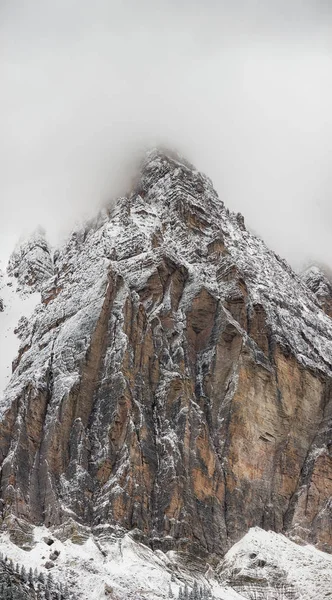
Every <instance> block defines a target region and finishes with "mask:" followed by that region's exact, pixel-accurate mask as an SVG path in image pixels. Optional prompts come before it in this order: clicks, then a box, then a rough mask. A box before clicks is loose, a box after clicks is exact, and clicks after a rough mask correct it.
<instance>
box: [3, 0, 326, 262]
mask: <svg viewBox="0 0 332 600" xmlns="http://www.w3.org/2000/svg"><path fill="white" fill-rule="evenodd" d="M330 7H331V8H330ZM331 34H332V3H331V2H330V0H326V1H324V2H323V1H319V0H307V1H305V0H303V1H300V0H288V1H283V0H264V1H263V0H262V1H261V2H259V1H258V0H256V1H254V0H252V1H251V0H243V2H241V1H240V0H239V1H236V0H228V1H222V0H216V1H213V0H204V1H203V0H30V1H29V2H27V1H26V0H0V81H1V96H0V134H1V135H0V161H1V169H0V208H1V214H0V254H1V253H2V255H4V254H5V253H6V252H8V248H9V247H10V246H12V245H13V244H14V243H15V241H16V239H17V238H18V237H19V235H20V234H21V233H22V232H27V231H28V230H29V229H33V228H34V227H35V226H37V225H43V226H44V227H45V228H46V230H47V231H48V233H49V236H50V238H51V240H52V242H53V243H57V242H58V240H60V239H61V236H63V235H65V233H66V232H67V231H68V230H69V229H70V228H71V227H72V226H73V225H74V223H75V221H76V220H77V219H78V218H79V217H80V216H81V215H83V214H89V213H90V214H91V213H93V212H95V211H96V210H97V207H98V206H100V204H101V203H102V202H103V201H105V200H106V199H108V198H112V197H114V196H115V195H116V194H117V193H119V191H120V190H121V188H122V187H123V186H125V185H126V183H127V179H128V174H129V173H130V166H129V165H130V162H131V160H132V157H133V156H135V155H136V153H137V152H138V151H140V150H141V149H142V148H148V147H150V146H153V145H155V144H160V143H162V144H166V145H169V146H171V147H172V148H176V149H178V150H179V151H180V152H181V153H183V154H185V155H186V156H187V158H189V160H191V161H192V162H194V163H195V165H196V166H197V168H199V169H201V170H203V171H205V172H206V173H207V174H208V175H209V176H210V177H211V178H212V179H213V181H214V184H215V187H216V188H217V190H218V192H219V194H220V196H221V198H222V199H223V200H224V201H225V203H226V204H227V205H228V206H229V207H230V208H231V209H232V210H235V211H240V212H242V213H243V214H244V216H245V220H246V223H247V225H248V226H249V227H250V228H251V229H253V230H254V231H255V232H257V233H258V234H259V235H260V236H262V237H263V238H264V239H265V241H266V242H267V243H268V244H269V245H270V246H271V247H272V248H273V249H274V250H276V251H277V252H278V253H279V254H281V255H283V256H284V257H286V258H287V259H288V260H289V261H290V262H291V263H292V265H293V266H294V267H295V268H297V269H298V268H300V267H301V266H302V265H303V264H305V263H307V262H308V261H311V260H315V261H323V262H324V263H326V264H327V265H329V266H330V267H332V244H331V233H332V203H331V194H332V168H331V167H332V35H331Z"/></svg>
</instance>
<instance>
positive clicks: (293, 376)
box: [0, 151, 332, 555]
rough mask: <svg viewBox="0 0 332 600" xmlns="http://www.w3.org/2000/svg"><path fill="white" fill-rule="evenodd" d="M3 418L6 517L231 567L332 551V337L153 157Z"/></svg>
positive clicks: (322, 318) (195, 192) (89, 248)
mask: <svg viewBox="0 0 332 600" xmlns="http://www.w3.org/2000/svg"><path fill="white" fill-rule="evenodd" d="M20 335H21V337H22V342H21V349H20V352H19V356H18V358H17V360H16V361H15V365H14V366H15V370H14V373H13V376H12V379H11V383H10V385H9V386H8V388H7V390H6V395H5V397H4V399H3V402H2V406H1V423H0V462H1V482H0V485H1V497H2V502H3V506H2V517H3V519H6V518H8V516H9V515H10V514H13V513H14V514H15V515H17V516H18V517H20V518H23V519H26V520H28V521H30V522H34V523H45V524H46V525H48V526H49V525H59V524H62V523H64V522H65V521H67V520H68V519H74V520H76V521H78V522H80V523H82V524H84V525H89V526H92V527H96V526H98V525H101V524H110V525H111V526H113V527H114V528H120V529H124V530H134V531H135V533H136V535H137V537H138V538H139V539H141V540H143V541H145V542H147V543H149V544H150V545H151V546H152V547H153V548H162V549H165V550H167V549H171V548H176V549H183V550H189V551H192V552H195V553H196V554H204V553H210V554H215V555H221V554H223V553H224V552H225V551H226V550H227V549H228V548H229V547H230V545H231V544H233V543H234V542H235V541H237V540H238V539H239V538H240V537H241V536H242V535H243V534H244V533H246V531H247V530H248V529H249V528H250V527H252V526H255V525H257V526H260V527H263V528H266V529H273V530H274V531H276V532H286V533H289V534H290V535H293V536H294V537H297V538H300V539H302V540H305V541H310V542H313V543H314V544H316V545H317V546H318V547H320V548H323V549H325V550H332V529H331V497H332V438H331V419H332V414H331V411H332V407H331V406H332V405H331V393H330V390H331V385H330V382H331V373H332V321H331V319H330V318H329V316H328V315H327V314H325V313H324V312H323V310H321V307H320V305H319V300H318V299H317V297H316V296H315V295H314V294H313V293H312V291H311V290H310V289H309V288H308V285H307V283H306V282H305V281H303V280H302V279H300V278H299V277H298V276H297V275H295V273H294V272H293V271H292V270H291V268H290V267H289V266H288V265H287V263H286V262H285V261H283V260H282V259H280V258H279V257H278V256H277V255H275V254H274V253H273V252H271V251H270V250H268V249H267V248H266V246H265V244H264V243H263V241H262V240H260V239H259V238H256V237H255V236H253V235H252V234H251V233H250V232H248V231H247V230H246V228H245V226H244V222H243V218H242V216H241V215H234V214H232V213H229V211H228V210H227V209H226V208H225V207H224V205H223V202H222V201H221V200H220V199H219V198H218V196H217V194H216V192H215V191H214V189H213V187H212V184H211V182H210V180H209V179H208V178H206V177H205V176H204V175H202V174H200V173H199V172H197V171H196V170H195V169H194V167H192V166H191V165H189V164H187V163H186V162H185V161H183V160H182V159H179V158H178V157H174V156H170V155H167V154H165V153H162V152H159V151H154V152H152V153H150V154H149V155H148V156H147V158H146V160H145V162H144V164H143V166H142V170H141V174H140V177H139V179H138V182H137V184H136V186H135V189H134V190H133V191H132V192H131V193H130V194H129V195H128V196H127V197H124V198H120V199H119V200H118V202H117V204H116V205H115V207H114V208H110V209H107V210H105V211H103V212H102V213H101V214H100V215H99V216H98V217H97V218H96V220H95V221H94V222H92V223H90V224H89V225H87V226H86V228H85V229H84V230H83V229H82V230H78V231H76V232H75V233H73V235H72V236H71V238H70V239H69V241H68V243H67V244H66V245H65V246H64V247H63V248H61V249H60V250H59V251H57V253H56V254H55V256H54V260H53V265H52V272H50V278H49V279H48V282H47V285H45V284H44V285H43V287H42V303H41V304H40V306H38V308H37V309H36V311H35V313H34V317H33V319H31V320H30V321H29V322H27V323H25V325H24V328H23V331H20Z"/></svg>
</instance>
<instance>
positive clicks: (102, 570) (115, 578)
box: [0, 527, 332, 600]
mask: <svg viewBox="0 0 332 600" xmlns="http://www.w3.org/2000/svg"><path fill="white" fill-rule="evenodd" d="M50 537H51V538H52V539H53V540H54V542H53V543H52V545H51V546H49V545H48V544H47V543H46V541H45V540H46V539H47V538H50ZM34 538H35V545H34V547H33V548H32V549H31V550H29V551H26V550H22V549H21V548H19V547H18V546H16V545H15V544H14V543H13V542H11V541H10V539H9V535H8V534H7V533H2V534H1V535H0V552H2V553H3V554H4V555H7V556H8V558H11V559H12V560H13V562H14V564H15V563H18V564H19V565H24V566H25V568H26V569H27V570H28V569H29V568H30V567H32V569H33V570H34V569H37V570H38V571H42V572H44V573H45V574H46V573H47V572H48V570H47V569H46V568H45V564H46V563H47V561H48V560H49V559H50V555H51V554H52V553H54V551H58V553H59V555H58V557H57V558H56V559H55V560H54V561H53V562H54V566H53V568H52V569H51V572H52V577H53V580H54V581H55V582H57V583H60V582H62V583H63V584H64V585H67V586H68V589H69V591H72V592H73V593H74V594H75V598H80V599H81V600H102V599H105V597H106V596H107V595H108V594H112V596H111V597H113V598H114V599H116V598H118V599H119V600H120V599H121V600H122V599H124V598H133V599H134V598H146V599H147V600H158V599H162V598H169V597H170V590H171V591H172V594H173V596H174V597H175V598H177V596H178V592H179V588H180V586H184V584H185V582H187V584H188V587H189V589H190V587H191V586H192V585H193V583H194V579H196V581H197V583H198V584H199V585H202V586H203V585H205V586H208V587H209V588H210V590H211V593H212V595H213V597H214V598H217V599H220V600H241V599H242V600H243V599H245V598H252V597H255V596H252V595H250V594H251V593H252V591H251V588H250V585H251V584H249V587H247V584H246V585H244V586H243V587H241V586H238V585H237V582H240V581H243V580H249V579H250V580H251V581H255V580H257V581H258V582H260V581H264V580H266V581H271V578H274V580H276V576H277V579H278V576H279V575H280V577H281V574H282V573H283V574H284V575H283V576H285V580H283V581H280V583H285V584H287V585H289V586H291V587H292V589H293V590H294V593H295V594H296V595H295V596H294V597H296V598H299V599H300V600H325V599H326V598H329V597H330V595H331V593H332V557H331V556H330V555H328V554H325V553H324V552H320V551H319V550H317V549H316V548H314V547H313V546H309V545H308V546H299V545H297V544H295V543H294V542H292V541H291V540H289V539H287V538H286V537H284V536H283V535H281V534H276V533H274V532H271V531H263V530H262V529H259V528H258V527H255V528H253V529H250V531H249V532H248V533H247V534H246V535H245V536H244V537H243V538H242V539H241V540H240V541H239V542H238V543H237V544H235V545H234V546H233V547H232V548H231V550H229V552H228V553H227V554H226V556H225V559H224V560H223V561H222V563H221V564H220V566H219V568H218V569H217V570H216V571H213V570H212V569H211V568H210V567H209V565H206V569H205V575H202V574H201V573H197V576H196V577H193V572H192V570H186V567H184V566H183V564H182V565H181V560H180V559H179V556H178V555H177V553H176V552H168V553H166V554H165V553H163V552H161V551H155V552H153V551H152V550H151V549H150V548H148V547H147V546H144V545H143V544H139V543H137V542H135V541H134V540H133V539H132V538H131V536H130V534H127V535H125V536H124V537H121V538H118V539H115V538H114V537H113V538H112V539H111V538H107V535H106V534H105V535H103V536H102V537H100V538H94V537H93V536H92V535H90V536H89V537H88V538H87V539H86V541H85V542H84V543H82V544H76V543H73V542H72V541H71V540H66V541H65V542H62V541H60V540H59V539H57V538H56V537H55V536H54V535H52V534H51V533H50V530H48V529H47V528H46V527H36V528H35V529H34ZM253 557H254V558H253ZM253 561H254V563H255V564H256V565H258V563H260V565H262V564H263V563H265V566H263V567H262V566H256V567H255V566H253ZM203 571H204V569H203ZM228 582H231V585H234V588H235V589H233V588H232V587H230V585H229V583H228ZM269 589H270V588H267V591H266V594H267V595H266V598H270V597H271V598H272V597H274V596H273V595H272V596H269V595H268V594H269V593H270V592H269ZM271 589H272V588H271ZM236 590H237V591H236ZM257 597H259V598H260V597H261V596H257ZM277 597H278V598H279V596H277ZM284 598H285V599H286V598H288V595H287V594H286V595H285V596H284Z"/></svg>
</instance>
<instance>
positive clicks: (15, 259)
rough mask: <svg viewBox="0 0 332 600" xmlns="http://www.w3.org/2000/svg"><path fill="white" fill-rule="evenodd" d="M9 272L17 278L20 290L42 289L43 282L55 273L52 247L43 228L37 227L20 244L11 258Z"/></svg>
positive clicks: (32, 290)
mask: <svg viewBox="0 0 332 600" xmlns="http://www.w3.org/2000/svg"><path fill="white" fill-rule="evenodd" d="M7 272H8V275H10V276H12V277H15V279H16V280H17V288H18V290H19V291H21V292H30V293H31V292H37V291H40V290H41V288H42V285H43V282H44V281H46V280H47V279H49V278H50V277H51V275H52V274H53V260H52V254H51V249H50V246H49V244H48V242H47V241H46V239H45V234H44V232H43V230H41V229H37V230H36V231H35V232H34V233H33V235H31V236H30V237H29V238H28V239H27V240H25V241H24V242H22V243H21V244H19V245H18V247H17V248H16V249H15V250H14V252H13V253H12V255H11V257H10V259H9V263H8V267H7Z"/></svg>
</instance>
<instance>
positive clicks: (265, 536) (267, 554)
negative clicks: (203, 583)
mask: <svg viewBox="0 0 332 600" xmlns="http://www.w3.org/2000/svg"><path fill="white" fill-rule="evenodd" d="M219 573H220V580H221V581H224V582H228V583H230V584H231V585H233V586H234V587H235V588H236V589H237V590H238V591H239V592H240V593H242V594H243V595H244V596H245V597H246V595H247V594H249V593H250V585H249V584H248V583H244V582H245V581H248V580H252V585H254V582H255V580H256V584H257V582H260V581H264V580H266V581H267V582H268V583H269V584H270V585H271V586H272V587H274V585H273V582H274V581H275V580H277V581H278V580H279V581H280V580H281V579H282V577H283V574H286V576H285V578H284V581H281V583H284V584H288V585H289V586H290V589H293V590H294V592H296V593H298V597H299V598H301V600H324V599H325V598H329V597H330V596H331V594H332V556H331V555H329V554H325V553H324V552H320V551H319V550H317V549H316V548H314V547H313V546H309V545H308V546H298V545H297V544H295V543H294V542H292V541H290V540H289V539H287V538H286V537H284V536H283V535H281V534H277V533H274V532H272V531H263V530H262V529H259V528H258V527H255V528H253V529H250V531H249V532H248V533H247V534H246V535H245V536H244V537H243V538H242V539H241V540H240V541H239V542H238V543H237V544H235V545H234V546H233V547H232V548H231V549H230V550H229V552H228V553H227V554H226V556H225V560H224V561H223V562H222V563H221V565H220V566H219ZM267 590H268V588H267ZM267 590H265V594H266V596H267V597H268V591H267ZM266 596H265V597H266ZM249 597H250V596H249ZM263 597H264V596H263ZM271 597H273V596H271ZM257 598H259V596H257ZM285 598H287V595H285Z"/></svg>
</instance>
